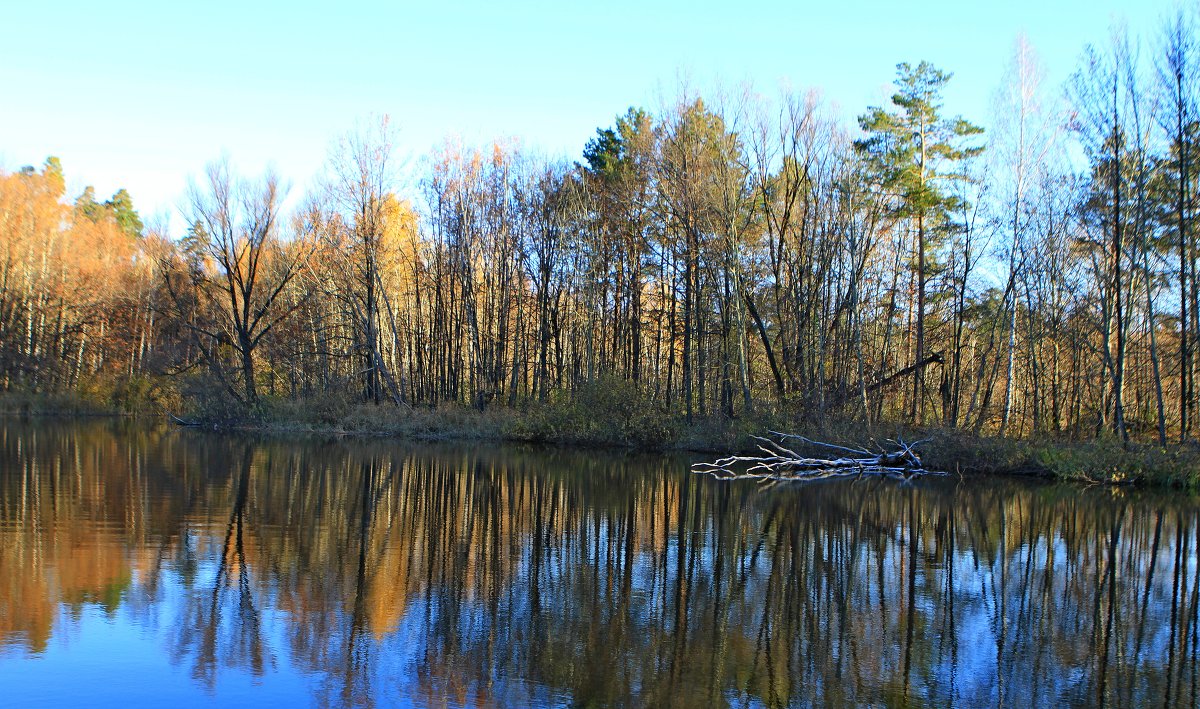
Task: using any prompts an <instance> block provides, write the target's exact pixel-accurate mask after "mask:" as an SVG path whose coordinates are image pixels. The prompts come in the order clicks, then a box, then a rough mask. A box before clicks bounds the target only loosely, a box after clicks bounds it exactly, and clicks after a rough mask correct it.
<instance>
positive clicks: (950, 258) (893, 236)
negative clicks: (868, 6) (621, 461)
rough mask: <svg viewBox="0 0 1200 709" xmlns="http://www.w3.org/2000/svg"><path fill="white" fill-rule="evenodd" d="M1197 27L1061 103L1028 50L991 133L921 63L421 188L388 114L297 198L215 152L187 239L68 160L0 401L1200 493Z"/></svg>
mask: <svg viewBox="0 0 1200 709" xmlns="http://www.w3.org/2000/svg"><path fill="white" fill-rule="evenodd" d="M1194 28H1195V18H1194V17H1192V16H1190V15H1187V14H1185V13H1182V12H1181V13H1180V14H1178V15H1176V16H1174V17H1172V18H1171V19H1169V20H1168V21H1167V22H1165V23H1164V26H1163V28H1162V29H1163V31H1162V32H1161V33H1160V35H1159V36H1157V37H1155V38H1153V39H1152V40H1147V42H1146V43H1144V45H1143V48H1142V51H1136V50H1135V42H1134V40H1133V39H1131V38H1129V37H1126V36H1122V35H1121V33H1114V39H1112V40H1111V41H1110V42H1108V43H1105V44H1103V45H1098V46H1094V47H1089V48H1087V50H1086V52H1085V53H1084V55H1083V59H1082V60H1081V62H1080V65H1079V66H1078V68H1077V69H1076V71H1075V73H1074V74H1073V75H1072V78H1071V79H1070V81H1069V82H1068V85H1067V86H1066V87H1065V95H1066V98H1065V99H1064V100H1059V99H1058V98H1057V97H1058V96H1059V95H1060V94H1062V93H1064V92H1062V91H1060V89H1059V87H1054V86H1046V85H1044V82H1042V81H1041V80H1040V78H1039V77H1040V76H1041V71H1040V69H1039V67H1038V63H1037V60H1036V58H1035V55H1034V52H1033V50H1032V49H1031V48H1029V47H1028V46H1026V45H1025V44H1024V43H1020V42H1019V43H1018V44H1017V48H1016V51H1015V52H1014V56H1013V60H1012V65H1011V67H1010V71H1009V76H1008V78H1007V79H1006V81H1005V84H1004V85H1003V86H1001V87H1000V88H999V90H998V91H997V99H996V109H995V113H994V115H993V116H991V117H990V122H989V130H988V131H987V132H986V133H985V132H983V130H982V129H981V128H980V127H978V126H977V125H975V123H974V122H973V121H972V120H968V119H966V118H963V117H959V116H957V115H954V114H953V113H952V112H950V111H948V110H946V108H945V107H944V106H943V100H942V97H943V94H944V91H945V87H946V86H947V85H948V82H950V81H951V80H952V77H951V75H950V74H948V73H946V72H944V71H942V70H940V69H938V68H936V67H934V66H932V65H930V64H928V63H925V62H921V63H917V64H907V63H906V64H900V65H899V66H898V68H897V73H896V76H895V95H894V96H893V97H892V98H891V100H890V102H887V103H885V104H884V105H881V106H877V107H869V108H867V109H866V110H865V111H864V112H863V113H862V114H861V115H860V116H859V118H858V121H857V125H856V126H850V125H844V124H843V123H842V122H841V121H839V120H838V119H837V117H836V116H837V114H836V112H835V111H834V110H833V109H831V108H830V107H829V106H828V105H826V104H825V103H824V102H823V101H822V100H821V98H820V95H819V94H818V93H815V92H810V93H796V92H784V93H783V94H781V95H779V96H777V97H775V98H764V97H762V96H760V95H758V94H755V93H753V92H751V91H745V92H743V93H741V94H738V95H736V96H723V97H714V96H704V97H702V96H699V95H695V94H693V93H690V92H688V91H687V90H685V89H680V91H679V93H678V94H677V97H676V99H675V100H673V101H668V102H666V105H664V106H662V107H660V108H659V109H657V110H655V111H650V110H645V109H641V108H631V109H629V110H628V111H626V112H623V113H622V114H620V115H619V116H618V117H617V118H616V120H615V121H614V122H613V123H612V124H611V125H609V126H606V127H602V128H600V129H598V130H597V131H596V134H595V137H594V138H593V139H592V140H590V141H589V142H588V143H587V144H586V145H585V146H583V150H582V154H581V157H580V158H579V160H577V161H575V160H570V159H563V158H555V157H550V158H547V157H543V156H540V155H537V154H536V153H534V152H532V151H528V150H525V149H523V148H521V147H520V146H519V145H518V144H516V143H511V142H503V141H501V142H496V143H495V144H492V145H489V146H485V147H471V146H466V145H462V144H460V143H456V142H453V141H447V142H446V143H444V144H442V145H440V146H438V147H436V148H435V149H434V150H432V151H431V152H430V153H428V154H427V155H425V156H424V157H423V158H422V159H420V160H417V161H415V162H414V165H415V166H416V167H414V168H413V169H412V170H410V173H411V174H407V175H406V179H405V181H404V183H405V184H407V185H409V187H408V188H405V189H401V184H402V181H401V179H400V172H399V170H398V169H397V167H396V163H397V162H398V161H399V149H398V148H397V146H396V145H395V132H394V131H393V129H392V128H391V127H390V126H389V124H388V123H387V121H386V120H379V121H376V122H373V123H370V124H365V125H364V126H361V127H360V128H358V129H356V130H354V131H352V132H351V133H349V134H347V135H346V136H344V137H343V138H342V139H341V140H340V141H339V142H338V143H337V147H336V148H335V149H334V150H332V151H331V154H330V157H329V160H328V165H327V168H326V170H325V171H324V175H323V177H322V178H321V179H320V180H319V181H318V184H316V185H314V186H313V187H312V188H311V189H310V190H309V191H308V193H307V194H306V195H305V196H304V197H303V198H302V199H301V200H299V202H298V206H297V207H296V208H295V209H292V210H290V211H289V212H288V213H285V212H284V209H283V205H284V204H285V191H284V190H283V188H282V187H281V184H282V183H281V180H280V179H279V178H278V177H277V176H275V175H272V174H266V175H264V176H261V177H257V178H247V177H242V176H239V175H236V174H234V173H233V171H232V170H231V168H230V167H229V165H228V164H227V163H215V164H213V165H211V166H209V167H208V169H207V170H206V171H205V172H204V174H203V176H202V177H199V178H197V179H196V180H194V181H193V185H192V187H191V189H190V190H189V193H188V195H187V196H186V199H185V202H184V205H183V212H184V214H185V215H186V220H187V224H188V228H187V230H186V232H185V233H178V234H174V233H170V230H169V229H168V228H167V227H166V226H151V227H146V226H145V225H144V224H143V223H142V220H141V219H140V217H139V215H138V214H137V212H136V211H135V210H134V207H133V203H132V198H131V197H130V195H128V194H127V193H126V192H125V191H124V190H121V191H119V192H117V193H116V194H114V195H113V196H112V197H111V199H108V200H106V201H104V202H100V201H98V198H97V197H96V196H95V195H94V194H93V192H92V190H90V189H88V190H86V191H84V192H83V193H82V194H80V195H78V196H72V195H68V194H66V191H65V179H64V172H63V167H62V165H61V163H60V162H59V161H58V160H57V159H55V158H50V159H48V160H47V161H46V163H45V165H43V166H42V167H41V168H37V169H35V168H32V167H30V168H24V169H22V170H19V171H17V172H14V173H11V174H0V390H3V391H5V392H8V394H7V396H8V397H9V398H8V399H7V400H8V401H21V400H22V397H24V398H25V399H27V400H28V401H30V402H37V401H55V400H56V399H55V397H60V396H62V395H64V394H68V395H69V396H70V397H74V398H73V399H71V400H78V401H84V402H90V403H91V405H95V406H98V407H102V408H110V409H115V410H121V411H137V410H159V411H169V412H171V413H175V414H178V415H180V416H183V417H185V418H187V419H189V420H196V421H204V422H208V423H213V422H224V423H230V422H252V423H255V424H256V425H269V424H273V425H277V426H293V427H296V428H300V429H304V428H310V429H312V430H316V429H323V430H337V429H341V428H350V429H354V430H361V431H367V432H377V433H394V434H398V435H417V434H420V433H421V431H426V432H427V433H428V434H429V435H437V434H438V433H445V432H448V431H457V432H459V433H461V434H463V435H471V434H473V435H476V436H479V437H508V438H523V439H528V440H552V441H562V442H572V443H584V444H600V443H611V442H614V441H616V442H624V443H627V444H632V445H639V446H662V445H680V446H687V445H689V441H690V442H692V443H696V444H697V445H699V443H700V442H703V444H704V445H714V444H723V443H729V444H730V445H737V444H738V441H744V440H745V437H746V436H747V435H749V434H750V433H761V432H763V430H764V428H760V427H759V426H761V425H763V424H771V425H772V426H773V427H776V428H783V429H787V430H797V431H801V432H808V431H813V430H822V429H827V428H830V427H833V428H839V427H840V428H841V429H845V430H851V431H857V432H860V433H862V434H863V435H870V433H871V432H875V431H880V432H884V431H890V432H893V434H892V435H894V432H896V431H899V430H913V431H935V432H944V435H945V437H946V438H947V440H951V439H952V440H969V441H971V442H972V443H971V444H970V445H971V446H974V447H975V448H977V449H980V450H985V449H987V447H988V446H990V445H993V444H992V443H989V442H991V441H997V442H1003V446H1004V449H1005V450H1006V451H1024V452H1023V453H1019V454H1015V455H1018V457H1020V456H1024V458H1022V459H1021V461H1017V462H1016V463H1014V464H1013V465H1012V466H1011V467H1014V468H1020V467H1022V466H1025V465H1026V464H1028V466H1027V467H1032V466H1034V464H1035V463H1036V464H1037V465H1041V466H1043V467H1048V468H1049V469H1051V470H1055V471H1058V470H1060V469H1062V470H1075V471H1077V473H1078V474H1079V475H1080V476H1082V477H1089V476H1104V475H1107V476H1108V477H1112V475H1124V476H1133V477H1137V476H1138V475H1139V472H1138V471H1139V470H1143V469H1145V470H1149V469H1150V468H1155V469H1160V468H1161V469H1164V470H1177V471H1178V472H1177V473H1175V472H1173V473H1170V474H1169V475H1168V477H1170V479H1171V481H1172V482H1182V481H1183V480H1184V479H1185V478H1186V479H1188V480H1190V479H1193V478H1194V475H1195V473H1194V472H1191V473H1189V472H1187V470H1188V466H1189V464H1188V463H1186V462H1181V461H1188V460H1193V459H1194V453H1193V448H1194V446H1195V443H1194V436H1195V434H1196V431H1197V423H1196V420H1195V419H1196V416H1197V404H1198V403H1200V392H1198V391H1197V387H1196V380H1197V374H1198V373H1200V357H1197V344H1200V339H1198V334H1200V280H1198V277H1197V261H1198V257H1200V253H1198V249H1200V244H1198V235H1197V231H1198V230H1197V228H1196V225H1195V218H1196V212H1197V209H1198V208H1200V204H1198V202H1197V197H1196V195H1197V190H1198V188H1200V180H1198V179H1197V174H1198V173H1200V170H1198V166H1197V159H1198V158H1200V148H1198V145H1200V144H1198V142H1197V140H1198V136H1200V128H1198V126H1200V124H1198V123H1196V121H1195V118H1194V117H1195V116H1196V115H1200V114H1198V113H1197V101H1198V95H1197V85H1196V81H1197V77H1200V63H1198V62H1200V60H1198V55H1197V49H1196V46H1195V31H1194ZM6 407H7V408H14V407H12V406H7V405H6ZM15 408H17V409H18V410H29V409H32V408H37V406H36V403H29V404H27V405H17V406H16V407H15ZM472 412H474V413H472ZM938 435H942V434H938ZM859 442H860V443H861V442H862V441H859ZM1039 442H1053V443H1052V444H1051V443H1045V444H1043V443H1039ZM1168 444H1170V445H1172V446H1174V447H1173V448H1168V447H1167V446H1168ZM995 445H1000V443H996V444H995ZM1043 445H1046V446H1049V447H1048V448H1046V449H1045V450H1044V451H1043V450H1042V448H1040V446H1043ZM964 448H965V446H964ZM1117 451H1119V452H1120V453H1119V454H1117V453H1116V452H1117ZM1146 451H1158V452H1156V453H1153V454H1150V453H1146ZM1110 452H1111V453H1113V455H1114V456H1115V457H1114V458H1111V459H1110V458H1108V457H1105V456H1107V455H1108V454H1109V453H1110ZM960 453H961V457H960V458H958V459H956V460H954V461H950V460H949V459H948V460H947V463H950V462H954V463H956V464H957V465H958V467H963V465H962V464H963V462H964V461H969V460H973V459H979V460H983V459H982V458H979V457H978V456H974V457H973V456H971V454H970V453H969V451H965V450H964V451H961V452H960ZM1010 455H1013V454H1010ZM1147 456H1149V457H1148V458H1147ZM1143 458H1145V459H1146V460H1151V461H1152V462H1149V463H1146V464H1145V465H1142V467H1137V466H1139V465H1141V464H1140V463H1138V462H1137V461H1139V460H1142V459H1143ZM1006 459H1007V458H1006ZM1046 461H1050V462H1046ZM1113 461H1115V462H1116V464H1117V465H1118V466H1119V467H1120V469H1119V470H1118V469H1113V470H1111V471H1110V468H1111V466H1112V465H1113ZM1172 461H1176V462H1172ZM933 463H934V462H933V461H931V464H933ZM1131 466H1133V467H1131ZM1173 466H1174V467H1173ZM968 467H969V466H968ZM1193 470H1194V466H1193ZM1105 471H1110V472H1105ZM1110 473H1111V474H1110ZM1176 478H1178V479H1176Z"/></svg>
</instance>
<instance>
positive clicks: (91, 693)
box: [0, 420, 1200, 707]
mask: <svg viewBox="0 0 1200 709" xmlns="http://www.w3.org/2000/svg"><path fill="white" fill-rule="evenodd" d="M692 460H695V458H690V457H687V456H682V455H648V454H646V455H644V454H632V453H621V452H597V451H572V450H563V449H545V448H531V447H515V446H496V445H491V444H465V443H464V444H445V445H422V444H410V443H406V442H396V441H374V440H368V441H362V440H337V441H334V440H313V441H305V440H285V439H277V438H269V439H268V438H255V437H247V436H237V435H223V434H215V433H205V432H201V431H193V430H181V429H173V428H163V427H152V426H142V425H136V424H131V423H126V422H119V421H93V422H85V423H53V422H45V421H41V422H39V421H33V422H23V421H18V420H0V704H3V705H4V706H13V707H38V706H89V707H106V706H121V707H128V706H167V707H187V706H205V705H214V706H246V705H265V706H379V707H390V706H401V707H404V706H414V707H425V706H439V707H441V706H453V707H460V706H463V707H465V706H538V707H540V706H547V707H549V706H576V705H586V706H610V705H618V706H647V705H656V706H662V705H674V706H736V707H759V706H763V707H775V706H806V705H811V704H822V705H826V704H832V705H847V704H855V705H862V704H874V705H889V706H896V705H911V706H949V705H953V706H956V707H962V706H997V705H1004V706H1019V707H1024V706H1062V705H1086V706H1095V705H1111V706H1149V705H1154V706H1195V705H1196V701H1197V682H1198V680H1200V664H1198V662H1197V650H1198V641H1200V633H1198V626H1197V609H1198V606H1200V597H1198V595H1200V567H1198V565H1197V561H1196V558H1197V554H1196V550H1197V548H1200V518H1198V515H1197V512H1198V510H1200V506H1198V505H1197V502H1196V500H1195V499H1194V498H1192V497H1189V496H1186V495H1183V494H1180V493H1174V492H1167V493H1163V492H1150V491H1136V490H1126V489H1111V488H1106V487H1092V488H1084V487H1080V486H1073V485H1061V484H1047V483H1043V482H1034V481H1028V480H1013V479H987V478H984V479H966V480H960V479H958V478H936V479H925V480H921V481H917V482H914V483H912V484H907V485H903V484H899V483H895V482H890V481H886V482H885V481H858V482H830V483H822V484H815V485H810V486H802V485H791V486H788V485H777V486H775V487H772V488H770V489H763V488H761V487H760V486H758V485H757V484H755V483H752V482H746V481H742V482H722V481H717V480H713V479H711V478H709V477H704V476H698V475H694V474H691V473H690V472H689V471H688V465H689V463H690V462H691V461H692Z"/></svg>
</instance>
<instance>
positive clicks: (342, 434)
mask: <svg viewBox="0 0 1200 709" xmlns="http://www.w3.org/2000/svg"><path fill="white" fill-rule="evenodd" d="M11 403H12V401H11V400H10V401H2V400H0V417H4V418H23V419H36V418H47V419H58V420H71V419H97V418H113V419H123V420H146V421H157V422H161V423H162V424H163V425H166V426H176V427H179V428H196V429H203V430H209V431H217V432H237V433H249V434H265V435H280V436H319V437H329V438H362V439H395V440H407V441H416V442H461V443H471V442H478V443H529V444H539V445H548V446H554V447H570V448H582V449H609V450H629V451H635V452H679V453H693V454H698V455H712V456H723V455H729V454H731V453H745V452H749V451H752V450H753V449H754V441H753V439H752V436H756V435H766V433H767V431H769V430H783V431H787V432H789V433H795V434H799V435H803V436H805V437H808V438H811V439H813V440H816V441H822V442H827V443H834V444H841V445H852V446H856V447H862V448H867V449H879V448H882V447H886V441H889V440H896V439H903V440H905V441H921V444H920V447H919V450H920V452H921V455H922V458H923V460H924V463H925V465H926V467H927V468H929V469H931V470H940V471H944V472H947V473H951V474H959V475H962V476H965V477H969V476H973V475H999V476H1013V477H1018V476H1019V477H1035V478H1046V479H1054V480H1063V481H1071V482H1077V483H1082V484H1101V485H1108V486H1139V487H1155V488H1165V489H1179V490H1186V491H1190V492H1200V447H1198V446H1197V445H1196V444H1194V443H1189V444H1178V443H1176V444H1171V445H1168V446H1167V447H1165V448H1164V447H1160V446H1157V445H1152V444H1148V443H1140V442H1139V443H1134V442H1131V443H1130V444H1129V445H1128V446H1122V445H1121V444H1120V442H1118V441H1116V440H1114V439H1111V438H1098V439H1092V440H1084V441H1079V440H1069V439H1065V438H1055V437H1050V436H1042V437H1038V438H999V437H994V436H986V435H976V434H974V433H971V432H968V431H962V430H955V429H947V428H941V427H912V426H906V425H903V424H895V423H885V424H875V425H866V424H862V423H860V422H830V421H826V422H824V423H823V424H822V425H811V424H809V425H805V424H803V423H801V422H798V421H794V420H793V421H788V420H787V418H786V417H782V416H779V415H771V414H770V413H764V414H762V415H760V416H757V417H754V418H753V419H747V418H741V419H725V418H722V417H709V418H706V419H698V418H697V419H694V420H693V422H691V423H687V422H686V421H685V420H684V419H683V418H682V417H673V416H669V415H666V414H661V413H653V412H651V413H647V412H627V411H617V412H602V411H588V410H586V409H580V408H578V407H573V409H572V410H570V411H563V410H562V407H561V406H556V405H554V404H549V405H533V406H527V407H525V408H513V409H510V408H507V407H492V408H489V409H487V410H485V411H483V412H480V411H478V410H477V409H474V408H468V407H465V406H460V405H443V406H441V407H437V408H425V407H416V408H398V407H394V406H389V405H379V406H375V405H358V406H354V407H351V408H350V409H349V410H348V411H344V412H339V414H340V415H336V416H330V415H328V414H329V412H324V413H323V414H322V412H316V413H315V415H314V412H312V411H310V410H309V409H308V408H307V407H305V406H304V405H303V403H302V402H288V405H286V406H278V405H277V402H276V405H275V406H272V407H271V408H269V409H266V410H263V411H261V412H260V414H259V415H258V416H256V417H246V418H241V419H233V418H224V419H218V418H212V417H209V418H206V417H202V416H197V417H195V418H194V419H183V418H177V417H175V416H172V415H169V414H165V413H158V412H154V413H139V412H123V411H116V410H112V409H107V410H105V409H104V408H103V407H96V406H91V405H86V403H85V402H79V401H75V402H70V401H67V400H66V399H62V398H60V399H58V400H56V401H54V402H53V403H54V404H55V405H51V406H45V405H42V406H23V407H13V406H11ZM42 403H43V404H47V403H50V402H42ZM605 414H607V415H605ZM796 449H797V451H798V452H800V453H802V454H805V451H806V450H807V447H806V446H804V445H803V444H801V445H799V446H797V447H796ZM819 450H820V449H818V448H816V447H813V448H812V451H811V454H812V455H818V454H819Z"/></svg>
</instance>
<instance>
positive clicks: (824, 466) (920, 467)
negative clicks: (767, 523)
mask: <svg viewBox="0 0 1200 709" xmlns="http://www.w3.org/2000/svg"><path fill="white" fill-rule="evenodd" d="M770 434H771V435H772V436H775V437H776V438H777V439H778V440H771V439H769V438H763V437H761V436H754V437H753V438H754V439H755V440H756V441H758V450H759V451H760V452H761V455H731V456H728V457H726V458H721V459H719V460H715V461H713V462H711V463H695V464H693V465H692V472H693V473H705V474H708V475H712V476H713V477H714V478H717V479H718V480H745V479H752V480H759V481H760V482H779V481H806V480H829V479H832V478H858V477H863V476H875V477H886V478H894V479H897V480H905V481H907V480H911V479H912V478H914V477H917V476H921V475H945V473H942V472H938V471H933V470H926V469H925V466H924V464H922V463H921V457H920V456H919V455H917V452H916V451H915V450H913V449H914V448H915V447H916V446H917V445H918V444H920V443H921V441H918V442H917V443H905V442H904V441H897V442H896V446H897V449H896V450H894V451H891V452H885V453H871V452H870V451H866V450H862V449H858V448H847V447H845V446H838V445H834V444H832V443H822V442H820V441H813V440H810V439H808V438H805V437H803V436H797V435H793V434H789V433H779V432H778V431H771V432H770ZM788 441H800V442H802V443H804V444H807V445H808V446H815V447H818V448H825V449H828V450H831V451H837V452H838V453H839V454H840V455H837V456H834V457H828V458H814V457H809V456H804V455H801V454H799V453H797V452H796V451H794V450H792V449H790V448H788V447H787V446H785V445H784V444H785V443H787V442H788ZM792 445H794V444H792Z"/></svg>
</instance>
